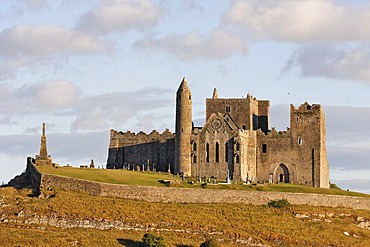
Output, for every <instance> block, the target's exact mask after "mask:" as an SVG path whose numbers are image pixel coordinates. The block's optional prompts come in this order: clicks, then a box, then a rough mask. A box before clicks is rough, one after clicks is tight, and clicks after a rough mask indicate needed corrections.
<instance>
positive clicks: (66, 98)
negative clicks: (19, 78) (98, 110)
mask: <svg viewBox="0 0 370 247" xmlns="http://www.w3.org/2000/svg"><path fill="white" fill-rule="evenodd" d="M79 94H80V91H79V89H78V88H77V87H76V86H75V85H74V84H73V83H72V82H70V81H68V80H56V81H46V82H42V83H38V84H35V85H22V86H21V87H18V88H14V87H13V86H10V85H9V84H4V83H3V84H0V97H1V99H2V100H1V101H0V107H1V112H0V113H3V114H9V115H16V114H30V113H35V112H40V111H41V112H42V111H49V110H58V109H65V108H69V107H71V106H72V104H73V103H76V102H77V101H78V100H79V97H80V96H79Z"/></svg>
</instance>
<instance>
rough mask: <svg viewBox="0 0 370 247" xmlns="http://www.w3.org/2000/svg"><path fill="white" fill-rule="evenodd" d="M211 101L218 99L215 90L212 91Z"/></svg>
mask: <svg viewBox="0 0 370 247" xmlns="http://www.w3.org/2000/svg"><path fill="white" fill-rule="evenodd" d="M212 99H218V93H217V89H216V88H214V89H213V96H212Z"/></svg>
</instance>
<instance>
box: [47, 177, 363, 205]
mask: <svg viewBox="0 0 370 247" xmlns="http://www.w3.org/2000/svg"><path fill="white" fill-rule="evenodd" d="M41 186H42V187H43V188H54V189H64V190H71V191H78V192H86V193H88V194H90V195H94V196H109V197H118V198H125V199H133V200H141V201H148V202H164V203H243V204H255V205H265V204H267V202H269V201H271V200H277V199H283V198H285V199H287V200H288V201H289V202H291V203H292V204H297V205H311V206H329V207H348V208H353V209H367V210H368V209H370V198H363V197H352V196H337V195H320V194H307V193H288V192H264V191H240V190H213V189H191V188H171V187H152V186H132V185H115V184H104V183H97V182H91V181H86V180H81V179H75V178H69V177H62V176H55V175H49V174H42V179H41Z"/></svg>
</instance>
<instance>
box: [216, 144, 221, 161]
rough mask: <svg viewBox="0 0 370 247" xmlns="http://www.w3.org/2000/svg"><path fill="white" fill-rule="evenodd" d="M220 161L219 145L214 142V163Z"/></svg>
mask: <svg viewBox="0 0 370 247" xmlns="http://www.w3.org/2000/svg"><path fill="white" fill-rule="evenodd" d="M219 161H220V144H219V143H218V142H216V148H215V162H219Z"/></svg>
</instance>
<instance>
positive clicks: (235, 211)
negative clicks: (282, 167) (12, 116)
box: [0, 188, 370, 246]
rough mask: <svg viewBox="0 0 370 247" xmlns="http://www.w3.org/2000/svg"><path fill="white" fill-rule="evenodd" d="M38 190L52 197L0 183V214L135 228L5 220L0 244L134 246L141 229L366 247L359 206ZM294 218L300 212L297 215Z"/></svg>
mask: <svg viewBox="0 0 370 247" xmlns="http://www.w3.org/2000/svg"><path fill="white" fill-rule="evenodd" d="M46 192H47V193H48V194H49V195H54V196H53V197H49V198H44V199H42V198H32V197H28V196H27V194H28V193H29V191H27V190H19V191H17V190H15V189H13V188H1V189H0V195H1V196H2V197H3V201H4V204H3V205H7V206H5V207H0V210H1V211H0V215H2V217H4V216H5V217H6V218H7V219H8V220H20V219H21V220H23V219H25V218H27V217H28V218H32V217H35V215H36V216H46V217H49V218H56V219H58V218H59V219H71V220H76V219H88V220H91V221H94V222H100V221H102V220H104V221H117V222H122V223H124V224H127V225H130V226H135V227H136V230H135V229H131V230H125V231H119V230H115V229H111V230H104V231H102V230H95V229H80V228H75V229H68V230H66V229H61V228H57V227H52V226H48V225H43V224H39V225H30V224H26V223H24V222H18V223H17V222H14V221H10V222H8V223H4V222H2V223H0V233H1V235H0V246H3V245H4V244H3V243H7V242H6V241H10V242H9V243H11V244H10V245H11V246H16V245H22V246H24V245H26V246H29V245H32V246H48V245H49V246H53V244H50V243H52V242H51V241H55V242H53V243H58V244H57V245H58V246H66V245H67V246H68V245H69V246H71V243H72V242H73V241H77V242H78V243H79V246H96V245H101V246H122V245H125V243H126V244H127V243H131V244H133V245H131V246H135V245H134V244H135V243H136V244H139V243H140V241H141V238H142V236H143V235H144V233H145V232H147V231H149V232H155V233H156V234H157V235H160V236H163V237H164V239H165V240H166V243H167V244H168V246H182V245H183V246H184V245H185V246H191V245H194V246H199V245H200V243H202V242H204V240H205V239H207V238H209V237H212V238H215V239H217V240H219V241H221V243H222V244H223V245H222V246H241V245H242V244H241V243H243V242H242V241H251V242H252V243H260V244H266V245H269V246H370V231H369V230H366V229H361V228H359V227H357V226H356V224H357V223H358V222H356V218H357V217H358V216H361V217H365V218H366V219H370V211H365V210H353V209H345V208H330V207H309V206H295V205H292V206H291V207H290V208H289V209H284V210H282V209H279V208H270V207H267V206H255V205H244V204H190V203H189V204H178V203H149V202H142V201H133V200H126V199H118V198H106V197H94V196H90V195H87V194H84V193H77V192H70V191H63V190H56V191H46ZM20 212H22V216H19V213H20ZM297 215H306V216H307V217H306V218H298V217H297ZM320 215H321V216H320ZM323 215H325V216H323ZM325 219H327V221H325ZM329 221H330V222H329ZM18 227H21V228H18ZM343 232H348V233H349V234H350V236H346V235H344V234H343ZM355 236H357V237H355ZM238 241H239V242H238ZM54 246H55V244H54ZM126 246H130V245H126ZM243 246H245V244H244V245H243Z"/></svg>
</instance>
